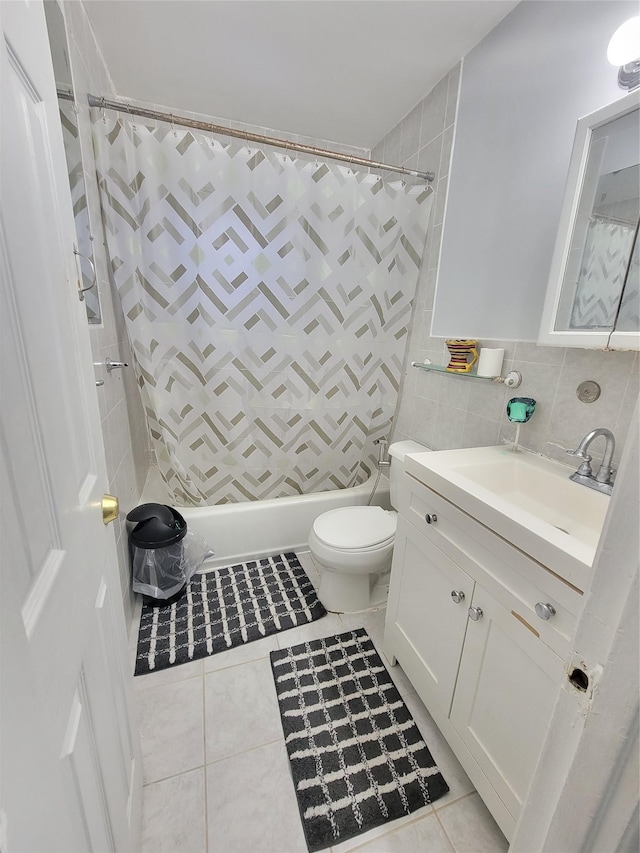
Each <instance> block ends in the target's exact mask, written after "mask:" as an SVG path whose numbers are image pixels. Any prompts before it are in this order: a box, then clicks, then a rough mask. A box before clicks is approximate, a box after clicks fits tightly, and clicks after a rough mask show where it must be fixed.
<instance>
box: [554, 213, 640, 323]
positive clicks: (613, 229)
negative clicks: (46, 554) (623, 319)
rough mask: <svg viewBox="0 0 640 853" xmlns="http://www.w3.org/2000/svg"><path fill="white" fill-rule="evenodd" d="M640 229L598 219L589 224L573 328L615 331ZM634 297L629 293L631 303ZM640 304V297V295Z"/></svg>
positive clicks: (577, 289) (573, 312) (594, 218)
mask: <svg viewBox="0 0 640 853" xmlns="http://www.w3.org/2000/svg"><path fill="white" fill-rule="evenodd" d="M635 231H636V226H635V224H634V225H626V224H624V223H619V222H611V221H608V220H606V219H603V218H601V217H599V216H594V217H593V218H592V219H591V221H590V222H589V226H588V228H587V236H586V240H585V247H584V252H583V255H582V262H581V265H580V275H579V279H578V284H577V288H576V294H575V298H574V302H573V309H572V313H571V322H570V326H569V328H571V329H613V326H614V323H615V321H616V313H617V311H618V304H619V302H620V297H621V294H622V291H623V288H624V283H625V275H626V273H627V267H628V265H629V261H630V256H631V250H632V248H633V240H634V236H635ZM631 299H632V294H631V293H629V294H627V300H628V304H631ZM636 301H637V295H636Z"/></svg>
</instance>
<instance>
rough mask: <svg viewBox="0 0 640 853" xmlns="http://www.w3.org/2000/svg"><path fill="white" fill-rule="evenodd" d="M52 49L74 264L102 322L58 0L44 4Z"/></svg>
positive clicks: (92, 317) (94, 317) (94, 316)
mask: <svg viewBox="0 0 640 853" xmlns="http://www.w3.org/2000/svg"><path fill="white" fill-rule="evenodd" d="M44 9H45V17H46V21H47V32H48V35H49V46H50V48H51V59H52V62H53V71H54V74H55V78H56V86H57V89H58V107H59V110H60V123H61V125H62V139H63V142H64V153H65V157H66V161H67V174H68V176H69V186H70V189H71V202H72V204H73V217H74V222H75V229H76V239H77V246H76V249H75V255H76V265H77V268H78V277H79V280H80V283H79V290H80V291H81V294H82V298H83V300H84V304H85V307H86V310H87V320H88V321H89V323H90V324H92V325H98V324H100V323H101V322H102V317H101V312H100V295H99V293H98V283H97V280H96V272H95V266H94V260H93V248H92V243H91V241H92V237H91V223H90V221H89V210H88V206H87V190H86V185H85V180H84V165H83V162H82V151H81V148H80V134H79V130H78V122H77V113H76V105H75V97H74V87H73V76H72V72H71V60H70V56H69V44H68V42H67V34H66V29H65V22H64V17H63V14H62V10H61V9H60V6H59V5H58V3H57V0H48V2H46V3H45V4H44Z"/></svg>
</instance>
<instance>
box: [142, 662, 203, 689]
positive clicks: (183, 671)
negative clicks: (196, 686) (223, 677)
mask: <svg viewBox="0 0 640 853" xmlns="http://www.w3.org/2000/svg"><path fill="white" fill-rule="evenodd" d="M202 673H203V666H202V661H201V660H194V661H191V663H181V664H179V665H178V666H170V667H168V668H167V669H160V670H158V672H150V673H149V674H148V675H136V676H135V677H134V679H133V689H134V690H145V689H146V688H147V687H162V686H163V685H165V684H174V683H175V682H176V681H184V680H185V679H187V678H194V677H195V676H198V675H202Z"/></svg>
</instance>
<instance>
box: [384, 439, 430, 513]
mask: <svg viewBox="0 0 640 853" xmlns="http://www.w3.org/2000/svg"><path fill="white" fill-rule="evenodd" d="M425 450H431V448H430V447H425V446H424V444H419V443H418V442H417V441H394V443H393V444H390V445H389V456H390V457H391V466H390V468H389V497H390V500H391V506H392V507H393V508H394V509H397V508H398V497H399V494H400V493H399V489H400V484H401V482H402V477H403V475H404V457H405V456H406V455H407V453H424V451H425Z"/></svg>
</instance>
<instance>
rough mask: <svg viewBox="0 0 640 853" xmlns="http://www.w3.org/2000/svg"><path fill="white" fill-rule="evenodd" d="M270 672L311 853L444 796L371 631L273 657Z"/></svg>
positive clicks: (443, 784)
mask: <svg viewBox="0 0 640 853" xmlns="http://www.w3.org/2000/svg"><path fill="white" fill-rule="evenodd" d="M271 667H272V669H273V676H274V680H275V683H276V692H277V694H278V703H279V705H280V716H281V719H282V728H283V731H284V736H285V743H286V746H287V752H288V754H289V762H290V764H291V773H292V776H293V782H294V786H295V791H296V796H297V798H298V807H299V809H300V815H301V817H302V824H303V828H304V833H305V837H306V840H307V846H308V847H309V850H311V851H314V850H322V849H323V848H325V847H330V846H331V845H334V844H338V843H339V842H341V841H345V840H346V839H348V838H352V837H353V836H354V835H359V834H360V833H362V832H367V831H368V830H369V829H373V828H374V827H375V826H379V825H380V824H382V823H386V822H387V821H391V820H394V819H395V818H399V817H402V816H403V815H407V814H410V813H411V812H414V811H415V810H416V809H419V808H421V807H422V806H426V805H428V804H429V803H432V802H433V801H434V800H437V799H438V797H441V796H443V794H446V793H447V791H448V790H449V786H448V785H447V783H446V782H445V781H444V779H443V778H442V774H441V773H440V771H439V770H438V768H437V767H436V765H435V762H434V760H433V758H432V757H431V753H430V752H429V750H428V749H427V746H426V744H425V742H424V741H423V740H422V736H421V735H420V732H419V730H418V727H417V726H416V724H415V723H414V721H413V718H412V716H411V714H410V713H409V709H408V708H407V706H406V705H405V703H404V702H403V701H402V698H401V697H400V694H399V693H398V691H397V689H396V687H395V685H394V683H393V681H392V680H391V676H390V675H389V673H388V672H387V670H386V669H385V667H384V664H383V663H382V661H381V659H380V656H379V655H378V653H377V652H376V650H375V648H374V646H373V643H372V642H371V640H370V638H369V635H368V634H367V632H366V631H365V630H364V628H358V629H357V630H355V631H348V632H346V633H344V634H338V635H337V636H334V637H327V638H325V639H324V640H314V641H312V642H308V643H301V644H300V645H296V646H292V647H291V648H288V649H282V650H281V651H277V652H271Z"/></svg>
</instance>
